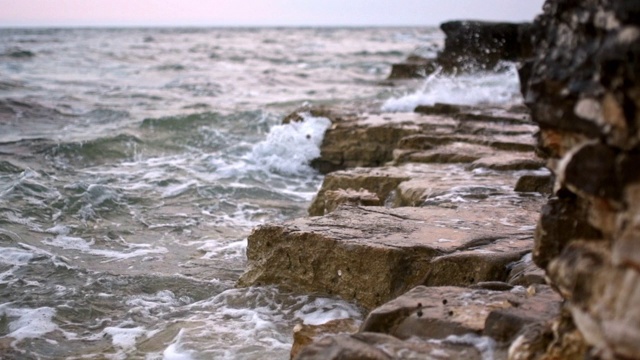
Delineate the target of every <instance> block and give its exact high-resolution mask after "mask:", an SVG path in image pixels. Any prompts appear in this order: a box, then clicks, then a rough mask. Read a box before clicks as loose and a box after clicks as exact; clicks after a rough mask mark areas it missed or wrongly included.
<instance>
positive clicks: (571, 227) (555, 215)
mask: <svg viewBox="0 0 640 360" xmlns="http://www.w3.org/2000/svg"><path fill="white" fill-rule="evenodd" d="M585 238H591V239H599V238H601V233H600V231H598V229H595V228H594V227H593V226H591V225H590V224H589V221H588V219H587V210H586V208H585V206H584V205H583V204H582V201H581V200H580V199H578V198H576V197H574V196H566V197H554V198H552V199H550V200H549V202H548V203H547V204H546V205H544V207H543V208H542V212H541V217H540V221H539V222H538V226H537V228H536V232H535V244H534V248H533V260H534V262H535V263H536V265H538V266H540V267H541V268H543V269H546V268H547V265H549V262H550V261H551V260H552V259H553V258H555V257H556V256H558V255H559V254H560V252H561V251H562V249H563V248H564V247H565V246H566V245H567V244H568V243H569V242H570V241H571V239H585Z"/></svg>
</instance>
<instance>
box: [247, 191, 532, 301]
mask: <svg viewBox="0 0 640 360" xmlns="http://www.w3.org/2000/svg"><path fill="white" fill-rule="evenodd" d="M485 206H486V207H485ZM489 209H490V211H489ZM535 218H536V213H535V212H534V211H531V210H527V209H523V208H511V209H508V208H495V207H494V206H492V205H491V204H488V203H487V204H486V205H483V204H479V205H478V204H476V205H474V206H473V207H471V206H469V207H468V208H463V207H461V208H458V209H446V208H440V207H437V208H396V209H387V208H382V207H340V208H338V209H337V210H336V211H334V212H332V213H330V214H328V215H325V216H322V217H311V218H306V219H295V220H291V221H287V222H284V223H281V224H271V225H263V226H260V227H258V228H256V229H255V230H254V231H253V232H252V233H251V235H250V236H249V238H248V246H247V258H248V261H249V263H248V269H247V271H246V272H245V273H244V274H243V275H242V277H241V278H240V280H239V282H238V284H239V285H240V286H251V285H266V284H278V285H279V286H281V287H283V288H289V289H296V290H297V291H304V292H319V293H323V294H329V295H337V296H340V297H342V298H343V299H346V300H352V301H356V302H358V303H359V304H360V305H361V306H363V307H365V308H372V307H375V306H377V305H380V304H382V303H383V302H385V301H387V300H389V299H391V298H393V297H395V296H398V295H399V294H401V293H403V292H404V291H406V290H408V289H410V288H411V287H413V286H415V285H418V284H420V283H421V282H422V281H424V279H425V278H426V276H427V274H429V272H430V271H431V269H434V268H435V269H437V266H438V263H437V262H436V261H438V260H437V259H438V257H440V256H443V255H446V254H454V253H456V252H462V255H461V256H453V257H450V258H446V259H445V260H446V261H447V262H449V263H450V264H455V263H456V261H460V262H466V261H468V260H469V257H468V256H464V254H465V253H464V252H465V251H468V250H470V249H471V248H474V249H477V253H478V256H480V258H477V257H476V258H475V259H476V260H477V261H479V262H480V263H487V264H488V263H490V262H491V261H493V260H492V259H496V258H497V259H500V261H503V260H504V257H509V256H512V257H515V258H519V257H520V256H522V254H523V251H525V250H524V248H527V247H530V246H531V245H530V244H531V243H530V240H527V239H526V237H527V236H530V231H531V230H530V229H531V224H533V223H534V221H535ZM523 226H524V227H523ZM520 228H524V229H525V230H520ZM527 229H529V230H527ZM498 252H502V253H503V254H502V255H500V256H497V255H496V253H498ZM509 253H511V254H513V255H507V254H509ZM483 254H484V256H485V257H484V258H482V256H483ZM510 259H511V258H510ZM445 260H439V261H445ZM434 263H435V265H434ZM458 266H463V265H462V264H459V265H458ZM485 268H491V266H489V265H486V266H481V267H478V270H477V271H476V272H474V273H471V274H469V275H468V276H469V277H473V279H474V281H476V282H481V281H492V280H499V279H495V278H492V277H487V276H492V274H493V272H491V271H486V270H484V269H485ZM507 272H508V270H507V269H506V267H505V268H504V274H500V279H504V278H506V274H507ZM437 274H438V275H437V277H436V276H435V275H434V274H431V275H429V281H433V282H437V283H439V284H451V283H459V282H460V276H459V275H457V274H455V275H453V274H452V275H451V278H450V279H449V280H447V279H448V277H449V273H447V272H444V271H443V272H437Z"/></svg>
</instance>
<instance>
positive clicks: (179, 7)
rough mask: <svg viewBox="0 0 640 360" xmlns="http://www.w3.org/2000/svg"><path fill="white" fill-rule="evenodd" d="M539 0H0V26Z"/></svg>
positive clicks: (412, 18) (352, 21)
mask: <svg viewBox="0 0 640 360" xmlns="http://www.w3.org/2000/svg"><path fill="white" fill-rule="evenodd" d="M542 4H543V0H450V1H443V0H0V9H2V10H0V27H15V26H30V27H31V26H37V27H48V26H56V27H58V26H61V27H67V26H323V25H324V26H341V25H347V26H365V25H388V26H394V25H406V26H414V25H438V24H439V23H441V22H443V21H446V20H453V19H476V20H489V21H514V22H518V21H528V20H532V19H533V17H534V16H535V15H536V14H538V13H539V12H540V10H541V8H542Z"/></svg>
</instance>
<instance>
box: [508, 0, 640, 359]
mask: <svg viewBox="0 0 640 360" xmlns="http://www.w3.org/2000/svg"><path fill="white" fill-rule="evenodd" d="M639 9H640V3H639V2H638V1H621V0H613V1H604V0H594V1H581V2H580V1H578V2H574V1H556V0H548V1H547V2H546V4H545V6H544V13H543V14H542V15H541V16H539V17H538V18H537V19H536V21H535V23H534V30H533V31H534V34H535V36H534V48H535V52H534V56H533V57H532V58H531V59H530V60H529V61H527V62H526V63H525V65H524V66H523V67H522V69H521V71H520V77H521V83H522V89H523V94H524V95H525V101H526V104H527V106H529V108H530V109H531V113H532V119H533V120H534V121H535V122H536V123H537V124H538V125H539V126H540V137H539V138H540V143H539V146H540V151H539V153H540V154H543V155H544V156H546V157H547V164H548V165H549V167H550V168H551V170H552V171H553V173H554V177H555V184H554V188H555V190H556V192H555V195H556V196H554V197H553V198H551V199H550V200H549V201H548V203H547V204H546V205H545V207H544V208H543V211H542V213H541V219H540V221H539V223H538V229H537V231H536V239H535V240H536V241H535V247H534V251H533V260H534V261H535V263H536V264H537V265H539V266H540V267H542V268H543V269H545V270H546V273H547V276H548V278H549V279H550V280H551V282H552V283H553V285H554V286H555V287H556V288H557V289H558V290H559V292H560V294H561V295H562V297H563V298H564V299H565V300H566V304H567V306H566V314H565V316H564V317H563V318H562V319H558V322H559V323H561V324H563V326H556V327H555V330H554V331H552V332H551V333H549V332H548V331H547V332H540V333H539V334H538V339H543V338H545V337H550V338H551V343H552V344H554V346H549V347H548V348H546V349H542V350H540V351H537V352H532V351H529V350H526V349H524V347H523V349H524V350H522V351H520V350H518V349H520V348H519V347H518V346H514V349H513V351H512V358H514V359H525V358H526V359H535V358H583V357H584V356H585V355H586V356H590V357H593V358H605V359H613V358H622V359H627V358H637V357H638V356H639V354H640V310H638V309H640V306H639V305H640V297H639V295H638V294H640V266H638V265H639V264H640V262H639V261H638V256H637V254H638V251H637V250H638V249H639V248H640V245H638V244H640V237H638V236H637V235H638V233H637V229H638V221H637V219H638V218H639V216H638V215H639V214H640V206H638V204H639V203H640V202H639V201H640V198H638V196H637V194H638V191H637V189H638V188H639V186H638V181H639V180H640V179H639V178H638V176H637V174H638V173H637V170H636V169H637V159H638V158H637V152H638V145H639V144H640V137H639V135H638V131H637V130H638V124H639V123H638V114H639V111H638V109H639V105H640V97H639V96H638V94H640V86H639V83H638V80H639V79H640V77H639V74H640V72H639V69H640V27H639V25H640V17H638V16H637V15H638V14H639V11H638V10H639ZM631 159H634V160H631ZM631 164H634V165H631ZM523 343H527V344H528V343H535V336H531V337H529V338H528V340H527V341H525V342H523ZM525 347H526V346H525Z"/></svg>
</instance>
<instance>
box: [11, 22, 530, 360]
mask: <svg viewBox="0 0 640 360" xmlns="http://www.w3.org/2000/svg"><path fill="white" fill-rule="evenodd" d="M442 36H443V35H442V34H441V33H440V32H439V31H438V30H437V29H435V28H320V29H316V28H223V29H195V28H194V29H31V30H28V29H21V30H18V29H0V354H2V355H0V357H1V358H8V359H12V358H16V359H81V358H82V359H130V358H131V359H286V358H288V354H289V350H290V345H291V342H292V338H291V335H292V329H293V327H294V326H295V325H296V324H298V323H322V322H325V321H327V320H330V319H336V318H343V317H353V318H359V317H362V316H363V314H362V311H361V309H359V308H358V307H357V305H356V304H350V303H347V302H344V301H341V300H340V299H335V298H327V297H323V296H322V295H314V294H300V293H289V292H283V291H279V290H278V289H276V288H274V287H253V288H235V286H234V284H235V282H236V280H237V279H238V277H239V276H240V274H242V272H243V270H244V267H245V261H246V260H245V248H246V238H247V236H248V234H249V233H250V231H251V229H252V228H253V227H255V226H256V225H259V224H261V223H265V222H273V221H279V220H285V219H289V218H293V217H299V216H304V215H305V214H306V209H307V206H308V205H309V202H310V201H311V199H312V197H313V196H314V195H315V192H316V191H317V189H318V187H319V186H320V184H321V181H322V176H321V175H319V174H318V173H317V172H315V171H314V170H313V169H311V168H310V167H309V166H308V162H309V160H310V159H313V158H314V157H316V156H318V154H319V145H320V143H321V141H322V137H323V134H324V131H325V130H326V129H327V127H328V126H330V123H329V121H328V120H327V119H325V118H316V117H312V116H310V115H308V114H303V115H304V121H303V122H300V123H294V124H287V125H281V124H280V121H281V119H282V118H283V116H285V115H286V114H288V113H290V112H291V111H293V110H294V109H296V108H298V107H300V106H302V105H304V104H308V103H311V104H328V105H331V104H349V103H353V104H365V105H366V106H368V107H369V108H370V109H371V111H372V112H374V111H380V110H383V111H410V110H411V108H412V106H415V105H416V104H418V103H433V102H453V103H456V102H457V103H464V104H475V103H487V102H489V103H496V104H511V103H517V102H519V101H520V99H519V96H518V95H517V77H516V76H515V73H514V72H513V71H511V72H509V71H507V72H504V73H501V74H474V75H473V76H466V77H457V78H450V77H446V76H442V75H439V74H436V75H434V76H431V77H429V78H427V79H424V80H417V81H408V82H404V83H400V84H397V85H396V86H389V84H386V83H384V82H382V80H384V78H385V77H386V75H387V74H388V72H389V70H390V64H391V63H393V62H397V61H401V60H402V59H404V58H405V57H406V56H407V55H408V54H410V53H417V54H421V55H427V56H432V55H434V54H435V52H436V51H437V50H438V49H439V47H440V46H441V45H442V42H443V38H442Z"/></svg>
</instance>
